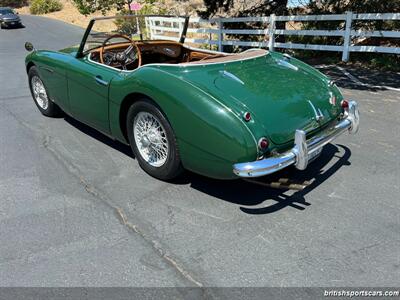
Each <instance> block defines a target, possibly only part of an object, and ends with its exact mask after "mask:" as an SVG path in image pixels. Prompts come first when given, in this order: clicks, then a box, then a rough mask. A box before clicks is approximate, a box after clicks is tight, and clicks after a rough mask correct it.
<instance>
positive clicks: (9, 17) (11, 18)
mask: <svg viewBox="0 0 400 300" xmlns="http://www.w3.org/2000/svg"><path fill="white" fill-rule="evenodd" d="M0 19H2V20H3V21H18V20H19V16H17V15H14V14H8V15H1V16H0Z"/></svg>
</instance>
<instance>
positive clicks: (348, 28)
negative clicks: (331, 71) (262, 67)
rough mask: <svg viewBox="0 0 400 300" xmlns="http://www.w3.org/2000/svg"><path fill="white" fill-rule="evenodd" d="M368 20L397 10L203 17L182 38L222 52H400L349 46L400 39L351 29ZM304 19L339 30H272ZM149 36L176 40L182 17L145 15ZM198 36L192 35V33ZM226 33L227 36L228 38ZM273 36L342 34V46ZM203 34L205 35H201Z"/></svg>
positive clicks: (399, 34)
mask: <svg viewBox="0 0 400 300" xmlns="http://www.w3.org/2000/svg"><path fill="white" fill-rule="evenodd" d="M360 20H362V21H370V20H386V21H388V20H392V21H396V22H399V27H400V13H371V14H355V13H352V12H347V13H346V14H341V15H298V16H275V15H270V16H268V17H241V18H214V19H209V20H204V19H200V18H190V25H189V28H188V34H187V36H188V37H187V38H186V41H187V42H189V43H198V44H209V45H217V46H218V50H219V51H223V47H224V46H225V45H235V46H251V47H265V48H268V49H270V50H274V48H285V49H302V50H319V51H339V52H342V60H343V61H348V60H349V54H350V52H379V53H394V54H400V47H383V46H357V45H353V44H352V41H353V40H354V39H360V38H365V37H385V38H400V31H377V30H374V31H365V30H353V27H352V22H353V21H360ZM308 21H341V22H342V24H343V26H342V27H343V29H338V30H295V29H293V30H291V29H290V30H288V29H276V22H308ZM146 22H147V24H148V26H149V29H150V34H151V36H152V38H160V39H170V40H177V39H178V37H179V35H180V33H181V32H182V28H183V22H184V20H183V18H163V17H149V18H148V19H147V20H146ZM241 22H246V23H250V22H259V23H261V24H263V25H262V27H261V28H259V29H226V28H224V27H225V26H224V24H225V23H241ZM199 34H200V35H202V36H201V37H200V38H198V37H197V38H196V37H195V36H196V35H199ZM235 34H237V35H246V36H251V35H253V36H254V35H256V36H258V37H260V36H263V37H264V38H263V39H260V41H243V40H237V39H232V35H235ZM226 35H231V36H230V37H229V39H227V38H226ZM277 35H285V36H286V35H288V36H289V35H297V36H336V37H343V44H342V45H317V44H298V43H291V42H288V43H279V42H276V41H275V38H276V36H277ZM205 36H207V37H205Z"/></svg>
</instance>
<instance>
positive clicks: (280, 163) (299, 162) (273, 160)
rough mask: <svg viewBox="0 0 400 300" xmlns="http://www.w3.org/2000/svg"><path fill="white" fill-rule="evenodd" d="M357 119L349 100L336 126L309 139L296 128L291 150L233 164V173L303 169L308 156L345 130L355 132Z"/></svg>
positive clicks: (248, 174) (256, 174) (247, 174)
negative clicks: (287, 168)
mask: <svg viewBox="0 0 400 300" xmlns="http://www.w3.org/2000/svg"><path fill="white" fill-rule="evenodd" d="M359 120H360V118H359V112H358V104H357V102H355V101H350V102H349V107H348V109H347V111H346V112H345V117H344V118H343V119H342V120H341V121H340V122H339V123H338V124H336V126H334V127H331V128H328V129H325V130H324V131H322V132H320V133H319V134H317V135H315V136H313V137H312V138H310V139H309V140H306V133H305V132H304V131H303V130H296V133H295V137H294V147H293V148H292V149H291V150H289V151H287V152H284V153H282V154H280V155H279V156H274V157H269V158H265V159H262V160H257V161H253V162H245V163H237V164H234V165H233V173H235V174H236V175H237V176H239V177H259V176H264V175H268V174H272V173H274V172H276V171H279V170H281V169H283V168H286V167H288V166H290V165H294V166H295V167H296V168H297V169H299V170H304V169H305V168H307V165H308V160H309V157H310V156H311V157H312V154H313V153H315V152H316V151H319V150H320V149H321V148H322V147H323V146H325V145H326V144H328V143H329V142H331V141H332V140H334V139H335V138H336V137H338V136H339V135H341V134H342V133H344V132H345V131H348V132H349V133H352V134H354V133H356V132H357V131H358V126H359Z"/></svg>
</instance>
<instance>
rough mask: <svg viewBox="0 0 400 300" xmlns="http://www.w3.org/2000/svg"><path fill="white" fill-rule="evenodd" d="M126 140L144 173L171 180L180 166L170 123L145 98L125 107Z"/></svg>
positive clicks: (176, 174) (178, 171)
mask: <svg viewBox="0 0 400 300" xmlns="http://www.w3.org/2000/svg"><path fill="white" fill-rule="evenodd" d="M127 132H128V137H129V142H130V145H131V148H132V151H133V153H134V154H135V157H136V159H137V160H138V162H139V165H140V166H141V167H142V169H143V170H145V171H146V172H147V173H148V174H150V175H151V176H153V177H156V178H158V179H162V180H171V179H173V178H175V177H177V176H178V175H179V174H180V173H181V172H182V170H183V168H182V164H181V160H180V156H179V150H178V145H177V141H176V137H175V134H174V132H173V130H172V127H171V125H170V124H169V122H168V120H167V119H166V118H165V116H164V114H163V113H162V112H161V110H160V109H159V108H158V107H157V105H155V104H154V103H153V102H152V101H150V100H149V99H141V100H140V101H137V102H135V103H134V104H132V106H131V107H130V108H129V111H128V116H127Z"/></svg>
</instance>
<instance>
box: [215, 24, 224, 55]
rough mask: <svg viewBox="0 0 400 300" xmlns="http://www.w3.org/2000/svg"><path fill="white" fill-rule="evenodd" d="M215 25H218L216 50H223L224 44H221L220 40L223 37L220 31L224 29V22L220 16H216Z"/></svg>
mask: <svg viewBox="0 0 400 300" xmlns="http://www.w3.org/2000/svg"><path fill="white" fill-rule="evenodd" d="M217 26H218V51H219V52H223V51H224V46H223V45H222V41H223V39H224V35H223V33H222V29H224V23H223V21H222V18H218V21H217Z"/></svg>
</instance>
